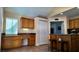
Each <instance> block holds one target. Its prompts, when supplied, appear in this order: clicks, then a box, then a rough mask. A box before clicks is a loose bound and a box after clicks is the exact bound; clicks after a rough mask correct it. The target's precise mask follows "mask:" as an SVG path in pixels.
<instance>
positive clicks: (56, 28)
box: [50, 21, 64, 34]
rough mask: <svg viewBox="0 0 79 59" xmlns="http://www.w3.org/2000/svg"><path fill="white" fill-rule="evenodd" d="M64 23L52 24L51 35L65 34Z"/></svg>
mask: <svg viewBox="0 0 79 59" xmlns="http://www.w3.org/2000/svg"><path fill="white" fill-rule="evenodd" d="M63 29H64V24H63V22H61V21H60V22H50V34H64V30H63Z"/></svg>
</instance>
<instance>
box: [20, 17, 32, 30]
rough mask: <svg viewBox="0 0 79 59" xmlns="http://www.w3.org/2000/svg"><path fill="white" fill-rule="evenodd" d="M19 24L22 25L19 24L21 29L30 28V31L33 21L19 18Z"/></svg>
mask: <svg viewBox="0 0 79 59" xmlns="http://www.w3.org/2000/svg"><path fill="white" fill-rule="evenodd" d="M21 23H22V24H21V26H22V28H30V29H33V28H34V20H33V19H29V18H24V17H21Z"/></svg>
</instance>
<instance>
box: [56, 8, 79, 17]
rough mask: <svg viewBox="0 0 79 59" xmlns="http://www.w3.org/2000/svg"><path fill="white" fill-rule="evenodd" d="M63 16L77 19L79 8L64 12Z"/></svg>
mask: <svg viewBox="0 0 79 59" xmlns="http://www.w3.org/2000/svg"><path fill="white" fill-rule="evenodd" d="M60 15H61V14H57V15H56V16H60ZM62 15H65V16H67V17H69V18H74V17H77V16H79V8H77V7H75V8H72V9H70V10H68V11H65V12H63V14H62Z"/></svg>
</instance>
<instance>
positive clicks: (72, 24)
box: [69, 18, 79, 29]
mask: <svg viewBox="0 0 79 59" xmlns="http://www.w3.org/2000/svg"><path fill="white" fill-rule="evenodd" d="M69 28H70V29H73V28H79V18H76V19H72V20H69Z"/></svg>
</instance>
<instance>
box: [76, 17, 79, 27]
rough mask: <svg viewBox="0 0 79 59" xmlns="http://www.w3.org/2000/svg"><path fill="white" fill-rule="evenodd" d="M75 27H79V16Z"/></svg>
mask: <svg viewBox="0 0 79 59" xmlns="http://www.w3.org/2000/svg"><path fill="white" fill-rule="evenodd" d="M75 28H79V18H77V19H75Z"/></svg>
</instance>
